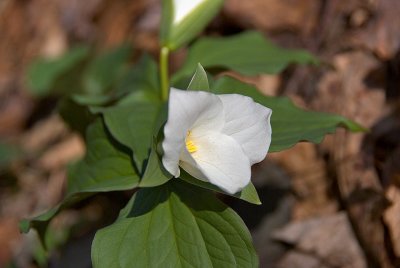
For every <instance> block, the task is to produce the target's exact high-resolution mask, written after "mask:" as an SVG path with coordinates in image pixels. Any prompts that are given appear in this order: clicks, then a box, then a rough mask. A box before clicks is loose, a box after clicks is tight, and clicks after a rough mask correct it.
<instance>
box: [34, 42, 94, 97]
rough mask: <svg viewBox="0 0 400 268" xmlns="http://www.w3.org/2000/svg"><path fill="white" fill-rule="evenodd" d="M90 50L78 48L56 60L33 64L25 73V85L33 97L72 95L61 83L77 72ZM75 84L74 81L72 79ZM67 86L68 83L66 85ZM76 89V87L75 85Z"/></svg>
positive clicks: (44, 60)
mask: <svg viewBox="0 0 400 268" xmlns="http://www.w3.org/2000/svg"><path fill="white" fill-rule="evenodd" d="M89 52H90V49H89V47H87V46H79V47H75V48H73V49H71V50H70V51H69V52H67V53H66V54H65V55H63V56H62V57H60V58H57V59H38V60H36V61H35V62H33V63H32V64H31V65H30V67H29V69H28V71H27V84H28V87H29V89H30V90H31V92H32V93H33V94H34V95H37V96H45V95H47V94H49V93H50V92H51V91H53V92H62V93H72V91H75V90H74V89H73V88H71V89H69V88H68V87H67V86H66V85H65V84H64V83H63V82H64V81H66V79H63V78H65V77H68V78H71V77H73V76H74V74H75V73H76V72H77V69H80V68H78V67H79V65H82V64H84V62H85V60H86V59H87V58H88V57H89V54H90V53H89ZM73 81H74V83H76V79H73ZM67 84H68V83H67ZM75 87H76V85H75Z"/></svg>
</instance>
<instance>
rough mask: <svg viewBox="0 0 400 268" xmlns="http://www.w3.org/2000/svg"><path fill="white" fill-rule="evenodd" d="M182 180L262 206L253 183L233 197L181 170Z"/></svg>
mask: <svg viewBox="0 0 400 268" xmlns="http://www.w3.org/2000/svg"><path fill="white" fill-rule="evenodd" d="M180 178H181V179H182V180H184V181H186V182H188V183H190V184H193V185H196V186H199V187H202V188H205V189H209V190H212V191H215V192H219V193H222V194H226V195H230V196H233V197H236V198H240V199H242V200H244V201H247V202H249V203H252V204H256V205H261V201H260V198H259V196H258V194H257V190H256V188H255V187H254V185H253V183H251V182H250V183H249V184H248V185H247V186H246V187H245V188H244V189H243V190H242V191H240V192H238V193H236V194H234V195H231V194H228V193H226V192H224V190H221V189H220V188H218V187H217V186H215V185H213V184H211V183H209V182H205V181H202V180H199V179H196V178H194V177H192V176H191V175H189V174H188V173H187V172H185V171H184V170H182V169H181V175H180Z"/></svg>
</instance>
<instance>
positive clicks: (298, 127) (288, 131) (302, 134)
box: [212, 77, 365, 152]
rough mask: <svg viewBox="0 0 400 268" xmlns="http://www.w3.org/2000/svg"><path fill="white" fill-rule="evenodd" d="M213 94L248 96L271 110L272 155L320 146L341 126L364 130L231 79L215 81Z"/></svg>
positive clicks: (358, 126)
mask: <svg viewBox="0 0 400 268" xmlns="http://www.w3.org/2000/svg"><path fill="white" fill-rule="evenodd" d="M212 92H213V93H216V94H227V93H237V94H242V95H246V96H249V97H251V98H253V99H254V101H256V102H258V103H260V104H262V105H264V106H266V107H269V108H271V109H272V111H273V112H272V117H271V126H272V142H271V146H270V149H269V151H270V152H278V151H282V150H285V149H288V148H290V147H292V146H293V145H295V144H296V143H297V142H299V141H310V142H314V143H319V142H321V141H322V139H323V138H324V136H325V135H326V134H329V133H333V132H335V130H336V128H337V127H338V126H343V127H346V128H347V129H348V130H351V131H353V132H359V131H365V129H364V128H362V127H361V126H360V125H358V124H357V123H355V122H353V121H351V120H349V119H346V118H344V117H343V116H339V115H333V114H326V113H319V112H311V111H306V110H303V109H300V108H298V107H296V106H295V105H294V104H293V103H292V102H291V101H290V100H289V99H288V98H285V97H266V96H264V95H262V94H261V93H260V92H259V91H258V90H257V89H255V88H254V87H253V86H250V85H248V84H245V83H242V82H240V81H238V80H235V79H233V78H230V77H222V78H221V79H219V80H218V81H216V83H215V85H214V88H213V89H212Z"/></svg>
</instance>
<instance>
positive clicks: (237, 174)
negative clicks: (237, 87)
mask: <svg viewBox="0 0 400 268" xmlns="http://www.w3.org/2000/svg"><path fill="white" fill-rule="evenodd" d="M271 113H272V111H271V109H269V108H266V107H264V106H262V105H260V104H258V103H256V102H254V101H253V100H252V99H251V98H249V97H247V96H242V95H238V94H223V95H215V94H212V93H208V92H203V91H184V90H179V89H174V88H171V91H170V97H169V107H168V120H167V123H166V124H165V127H164V136H165V138H164V141H163V143H162V148H163V150H164V155H163V158H162V162H163V165H164V167H165V168H166V170H167V171H168V172H170V173H171V174H172V175H173V176H175V177H179V175H180V168H179V167H181V168H183V169H184V170H185V171H186V172H187V173H189V174H190V175H192V176H193V177H195V178H197V179H199V180H203V181H207V182H210V183H212V184H214V185H216V186H218V187H219V188H221V189H222V190H224V191H226V192H228V193H230V194H234V193H236V192H238V191H240V190H242V189H243V188H244V187H245V186H246V185H247V184H248V183H249V182H250V177H251V166H252V165H253V164H255V163H258V162H260V161H262V160H263V159H264V158H265V156H266V155H267V152H268V149H269V146H270V143H271V133H272V131H271V124H270V117H271Z"/></svg>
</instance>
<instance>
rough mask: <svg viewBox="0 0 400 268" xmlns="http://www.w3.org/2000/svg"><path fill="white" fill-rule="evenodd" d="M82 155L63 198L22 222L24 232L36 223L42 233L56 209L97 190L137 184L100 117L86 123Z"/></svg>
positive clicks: (128, 161)
mask: <svg viewBox="0 0 400 268" xmlns="http://www.w3.org/2000/svg"><path fill="white" fill-rule="evenodd" d="M86 140H87V150H86V155H85V158H84V159H83V160H82V161H80V162H78V163H77V164H75V165H74V166H72V167H71V168H70V170H69V172H68V185H67V192H66V197H65V199H64V200H63V201H62V202H61V203H60V204H58V205H57V206H56V207H54V208H52V209H50V210H49V211H47V212H46V213H43V214H41V215H39V216H37V217H35V218H33V219H31V220H25V221H22V222H21V225H20V228H21V230H22V231H24V232H27V231H28V230H29V227H32V226H33V227H35V228H37V229H38V231H39V233H40V234H41V236H42V237H43V235H44V233H45V231H46V227H47V224H48V221H49V220H50V219H51V218H52V217H54V216H55V215H56V214H57V213H58V211H59V210H60V209H62V208H64V207H67V206H69V205H70V204H73V203H75V202H76V201H78V200H81V199H83V198H86V197H87V196H89V195H91V194H93V193H96V192H108V191H118V190H127V189H132V188H134V187H136V186H137V185H138V183H139V177H138V175H137V174H136V173H135V170H134V169H133V166H132V164H131V161H132V160H131V158H130V156H129V153H126V152H125V148H123V147H122V146H121V145H120V144H117V143H116V142H115V141H113V140H112V138H111V137H110V136H109V134H108V133H107V132H106V129H105V127H104V124H103V123H102V121H101V119H97V120H96V121H95V122H94V123H93V124H91V125H90V126H89V127H88V130H87V135H86Z"/></svg>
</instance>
